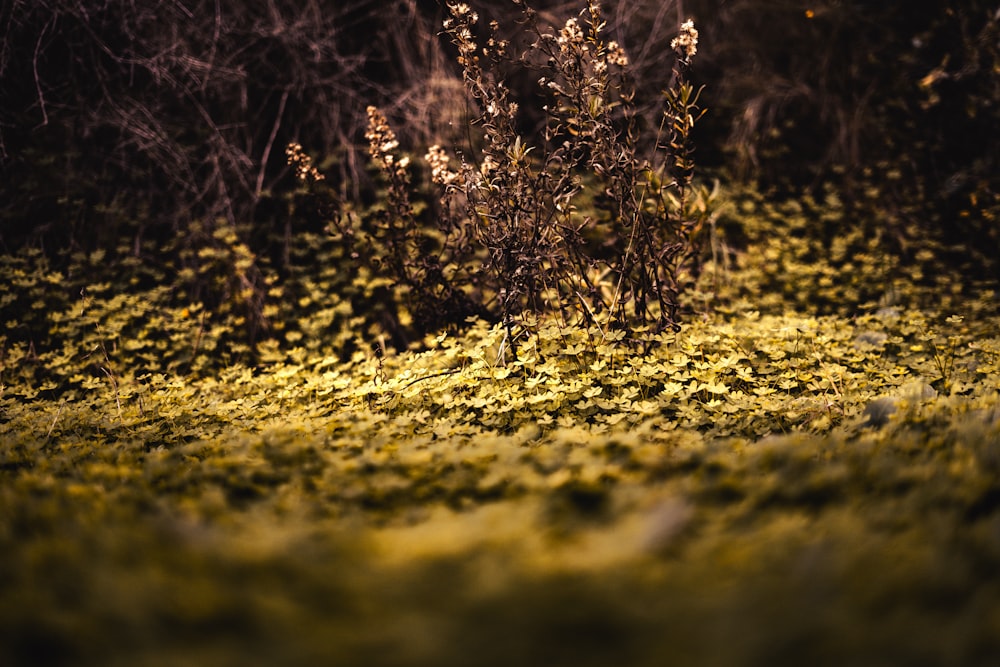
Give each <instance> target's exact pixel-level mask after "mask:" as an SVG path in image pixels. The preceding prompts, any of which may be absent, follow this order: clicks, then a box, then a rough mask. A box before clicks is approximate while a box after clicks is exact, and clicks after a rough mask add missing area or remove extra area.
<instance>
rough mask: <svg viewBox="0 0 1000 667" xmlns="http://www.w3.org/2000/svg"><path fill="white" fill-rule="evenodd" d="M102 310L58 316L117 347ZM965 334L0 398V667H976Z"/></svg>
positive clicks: (572, 344)
mask: <svg viewBox="0 0 1000 667" xmlns="http://www.w3.org/2000/svg"><path fill="white" fill-rule="evenodd" d="M50 282H51V281H50ZM38 289H41V288H38ZM103 299H107V300H108V302H109V303H111V302H113V301H114V297H113V296H107V295H105V294H103V293H100V292H98V291H96V290H95V292H94V296H93V297H92V301H91V302H90V303H89V304H88V306H87V309H86V310H84V309H82V307H81V313H80V315H79V317H81V318H83V319H84V321H85V322H86V323H87V324H88V325H92V324H94V325H96V321H97V320H100V321H102V322H105V323H106V324H105V326H106V327H108V329H109V330H110V329H111V328H112V327H114V326H120V327H121V331H125V330H128V329H129V327H130V326H133V327H134V325H129V324H128V322H122V321H120V320H117V319H115V318H114V317H113V316H112V313H113V312H119V309H117V308H110V307H109V306H108V305H107V304H101V303H100V302H101V301H102V300H103ZM120 305H130V304H128V303H123V304H120ZM966 312H967V313H968V314H967V316H966V317H965V318H961V317H958V316H954V317H947V318H944V317H942V316H939V315H937V314H934V313H931V312H919V311H898V312H895V313H893V312H883V313H882V314H879V315H871V316H866V317H862V318H858V319H856V320H854V321H851V322H848V321H847V320H844V319H839V318H811V317H803V316H791V315H789V316H783V317H778V316H768V315H760V316H758V315H755V314H752V313H745V314H742V315H740V316H738V317H722V316H720V317H718V318H716V319H709V320H706V321H704V322H698V323H692V324H691V325H690V326H688V327H685V329H684V330H683V331H681V332H679V333H672V332H664V333H661V334H659V336H660V337H661V338H662V339H663V340H662V341H661V345H659V346H656V347H653V348H651V349H650V351H649V352H648V353H646V354H641V353H636V352H635V351H634V349H633V348H632V347H631V346H630V345H629V344H628V341H627V340H626V339H625V338H623V337H622V335H621V334H620V332H619V333H614V334H612V335H609V336H607V337H602V336H601V335H600V332H599V331H597V330H596V329H593V330H590V331H586V330H577V329H573V330H569V331H567V330H565V329H563V328H562V327H561V326H560V325H559V324H558V323H557V322H553V321H539V322H535V323H533V327H534V333H535V335H534V336H532V337H531V338H530V339H524V341H523V342H522V344H521V353H520V354H519V356H518V357H517V359H516V360H515V359H514V358H513V357H512V356H511V355H510V354H509V349H507V351H506V352H505V345H506V343H505V341H506V336H505V333H504V331H503V329H502V328H500V327H491V326H489V325H487V324H485V323H482V322H476V323H473V324H472V325H471V327H470V330H469V332H468V333H467V334H465V335H462V336H461V337H456V336H454V335H447V334H441V335H438V336H436V337H434V338H431V339H428V340H427V341H426V345H427V349H426V350H425V351H423V352H406V353H401V354H388V355H387V356H384V357H382V358H376V357H374V356H370V355H366V354H364V353H363V352H361V351H358V352H356V353H355V354H354V356H353V358H352V359H350V360H348V361H346V362H345V361H341V360H340V359H339V358H337V357H333V356H325V357H324V356H318V355H312V354H309V355H307V358H305V359H303V361H301V362H292V363H282V364H276V365H272V366H270V367H268V368H266V369H261V370H258V371H254V370H252V369H249V368H246V367H240V366H233V367H231V368H229V369H228V370H224V371H221V372H219V373H218V374H217V375H216V376H215V377H203V378H201V379H194V378H192V377H190V376H189V377H182V376H179V375H177V374H175V373H171V372H164V371H163V370H151V371H149V372H146V373H139V372H138V371H137V370H136V369H128V368H125V367H122V366H116V367H115V369H114V372H115V377H116V378H117V381H116V382H112V381H111V380H110V379H109V378H108V377H107V375H104V376H103V377H101V376H98V375H96V374H95V377H94V379H93V381H86V382H81V383H80V385H79V386H78V387H77V388H76V389H74V390H72V391H67V392H63V393H61V394H59V393H58V392H56V393H52V392H51V391H49V393H42V394H37V395H31V394H30V391H31V385H30V381H28V380H22V379H21V377H20V376H13V377H12V376H10V375H8V372H9V371H10V370H11V367H10V366H5V368H4V375H3V382H4V387H3V392H2V393H0V415H2V417H0V517H2V518H0V554H2V555H0V581H2V583H3V586H2V587H0V661H2V662H3V663H4V664H9V665H13V666H18V665H22V664H24V665H27V664H37V661H38V660H39V656H40V655H44V656H47V658H46V659H47V660H48V661H49V662H71V663H73V664H82V665H90V664H94V665H97V664H143V663H149V662H151V661H156V660H163V659H169V660H170V661H172V662H186V663H194V664H205V663H207V662H211V663H212V664H250V665H258V664H259V665H264V664H275V663H281V664H290V665H306V664H316V663H317V662H336V663H344V664H358V663H363V664H373V665H381V664H404V665H411V664H412V665H418V664H428V663H433V664H438V665H460V664H466V663H467V660H468V655H469V651H475V652H476V653H477V654H479V655H481V656H482V657H481V658H479V659H478V660H479V661H480V662H482V663H483V664H486V665H506V664H514V663H521V664H526V663H530V662H531V661H532V660H533V658H534V657H535V656H537V655H539V654H540V653H549V652H551V653H553V654H555V653H557V652H558V653H559V654H560V655H565V654H569V655H570V656H571V657H572V659H573V662H574V663H575V664H581V665H591V664H593V665H597V664H607V663H608V662H610V661H612V660H613V659H616V658H620V657H621V655H622V654H623V652H624V653H626V654H628V655H629V656H630V660H631V662H633V663H634V664H655V663H656V662H657V661H658V660H660V659H661V658H662V656H663V655H664V651H667V650H669V651H671V652H672V653H671V654H673V655H685V656H688V657H690V658H691V659H692V660H693V661H695V662H697V663H698V664H706V665H716V664H717V665H734V664H735V665H743V664H746V665H751V664H760V663H761V662H762V661H763V660H765V659H766V660H767V661H768V663H769V664H779V665H782V664H801V662H800V661H801V660H802V658H803V656H806V658H807V659H809V660H810V661H811V662H814V663H816V664H825V663H824V662H823V661H824V660H832V661H834V662H836V663H838V664H845V663H853V664H857V663H861V662H864V661H865V659H867V658H869V657H871V656H873V655H878V656H883V657H885V659H886V661H887V662H890V663H897V662H900V661H907V660H908V658H910V657H912V656H918V655H926V654H927V653H928V652H931V653H933V652H934V651H936V650H939V649H940V647H941V646H943V645H947V646H948V647H949V651H951V652H953V653H952V654H953V655H958V656H959V657H958V658H956V660H957V661H958V662H959V663H961V664H976V663H979V662H982V661H983V660H986V659H987V658H989V657H992V656H995V655H997V654H998V651H1000V645H998V644H997V642H996V634H995V632H994V630H995V628H994V627H993V624H992V620H991V619H993V618H995V614H996V613H997V609H998V606H1000V602H998V601H1000V579H998V578H997V574H996V568H994V567H992V564H993V562H994V561H995V559H996V557H997V556H998V555H1000V541H998V539H997V535H998V533H997V531H996V526H997V501H996V492H995V488H996V483H997V476H998V475H1000V458H998V452H1000V449H998V447H1000V430H998V428H1000V419H998V415H1000V395H998V394H997V387H998V386H1000V385H998V378H1000V338H998V337H997V336H996V330H997V321H996V318H995V317H984V316H982V315H976V314H975V309H974V308H970V309H968V310H967V311H966ZM87 313H92V315H87ZM98 313H100V314H101V315H100V317H97V314H98ZM147 315H148V312H147ZM88 317H94V318H96V319H95V320H91V319H87V318H88ZM514 335H515V336H521V335H522V332H521V330H518V331H515V333H514ZM109 339H110V338H109ZM181 347H182V348H183V347H185V345H181ZM119 349H121V348H119ZM168 349H169V348H168ZM109 352H110V350H109ZM109 356H111V355H109ZM164 359H165V360H169V359H170V356H169V354H166V355H164ZM165 363H167V364H169V363H170V362H169V361H166V362H165ZM150 367H151V368H155V364H154V363H153V362H151V364H150ZM43 392H44V390H43ZM877 401H886V402H888V403H889V404H891V406H892V407H891V409H889V410H883V412H885V413H888V414H886V415H885V417H884V418H881V417H880V418H879V419H877V420H875V419H872V418H871V415H872V414H873V411H872V410H870V409H869V408H870V406H872V405H873V404H874V403H876V402H877ZM887 610H888V612H891V613H887ZM956 618H960V619H962V620H961V622H957V621H955V620H954V619H956ZM734 624H735V625H734ZM734 627H736V628H737V629H735V630H734V629H733V628H734ZM331 628H333V630H331ZM722 631H725V632H726V633H727V636H728V637H729V641H727V642H725V645H724V646H720V645H719V643H718V642H717V637H718V633H719V632H722ZM331 633H332V634H331ZM457 636H461V637H463V638H464V639H463V641H462V642H458V643H456V642H455V641H454V637H457ZM510 637H516V638H517V641H513V642H511V641H508V640H507V639H505V638H510ZM581 637H585V638H586V639H584V640H581ZM581 641H583V644H582V645H581V644H580V642H581ZM789 642H793V643H795V644H796V646H797V647H798V649H797V651H796V652H795V656H794V658H787V657H782V656H784V654H783V653H780V652H778V653H775V651H778V648H777V647H780V646H785V645H787V644H788V643H789Z"/></svg>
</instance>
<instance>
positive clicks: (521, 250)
mask: <svg viewBox="0 0 1000 667" xmlns="http://www.w3.org/2000/svg"><path fill="white" fill-rule="evenodd" d="M515 4H516V5H517V6H518V7H520V8H521V11H522V12H523V19H524V23H525V25H526V26H527V27H528V30H529V31H530V33H531V34H532V35H533V37H534V38H535V41H534V43H533V44H532V45H531V47H530V48H529V50H528V52H527V54H526V55H525V56H523V57H520V58H516V57H514V56H512V55H511V53H510V43H509V42H508V40H506V39H504V38H503V37H502V36H501V34H500V26H499V23H498V22H496V21H493V22H491V24H490V26H489V33H488V35H487V36H486V38H485V44H483V45H480V44H479V43H478V42H477V40H476V37H475V31H476V30H477V29H478V20H479V17H478V14H477V13H476V12H475V11H473V10H472V9H471V8H470V7H469V6H468V5H465V4H453V5H449V10H450V12H451V17H450V18H449V19H447V20H446V21H445V22H444V27H445V32H446V33H447V34H448V35H449V37H450V38H451V40H452V42H453V44H454V45H455V47H456V49H457V51H458V54H459V55H458V62H459V65H460V66H461V68H462V72H463V80H464V82H465V86H466V89H467V92H468V95H469V98H470V100H471V101H472V102H473V103H474V109H475V110H474V111H473V112H472V116H473V118H472V121H471V122H472V124H473V125H474V126H476V127H478V128H479V131H480V133H481V136H480V137H479V138H477V139H476V140H475V141H474V142H470V143H467V144H466V145H464V146H460V147H456V148H455V149H454V153H455V154H457V155H458V156H459V162H460V164H459V167H458V169H457V171H453V170H451V168H450V166H449V164H450V157H449V155H448V152H447V151H446V150H445V149H444V148H442V147H441V146H438V145H434V146H431V147H430V148H429V149H428V153H427V155H426V160H427V162H428V164H429V166H430V172H431V173H430V178H431V180H432V181H433V183H434V184H435V185H436V186H437V187H438V188H439V196H440V199H439V201H437V202H436V207H435V208H434V209H433V210H432V215H431V216H429V217H430V218H431V219H430V220H427V219H421V216H420V215H419V212H418V210H417V208H416V206H415V205H414V203H413V202H412V200H411V199H412V198H411V189H412V184H411V173H410V171H411V162H410V159H409V157H408V156H402V157H401V156H400V155H399V151H398V149H399V141H398V139H397V137H396V135H395V133H394V132H393V130H392V129H391V128H390V127H389V125H388V123H387V121H386V118H385V116H384V115H383V114H382V113H381V112H380V111H379V110H378V109H377V108H376V107H369V109H368V115H369V129H368V133H367V138H368V140H369V146H370V155H371V157H372V159H373V161H374V163H375V165H376V166H377V167H378V168H379V170H380V171H381V173H382V174H383V177H384V179H385V183H386V191H385V205H384V206H383V207H380V208H377V209H375V211H374V213H373V214H372V215H370V216H369V217H368V218H367V219H366V220H363V221H362V222H361V225H360V231H361V233H359V230H358V229H356V227H357V225H355V226H348V225H349V223H348V222H347V221H350V220H353V219H354V217H353V215H352V213H350V212H347V213H344V214H343V215H342V216H341V218H340V222H339V223H338V232H339V233H340V235H341V237H342V238H344V239H345V240H346V241H347V242H349V243H352V244H353V246H354V247H355V248H356V250H355V252H354V254H355V256H357V257H358V258H359V261H361V262H364V263H367V264H368V265H369V266H372V267H377V268H378V269H380V270H381V271H382V273H383V275H386V276H387V277H389V278H391V279H392V280H393V281H395V282H396V283H397V284H398V285H400V286H401V287H402V288H403V289H404V290H405V292H406V295H405V296H406V298H407V299H408V301H409V305H408V307H409V309H410V310H411V311H412V312H414V313H416V314H417V315H418V319H419V320H420V321H421V323H422V325H423V326H426V327H431V328H434V327H437V326H441V325H443V324H454V323H455V322H456V321H461V319H464V318H465V317H468V316H469V315H481V314H482V313H483V312H486V313H489V314H491V315H492V316H493V317H494V318H495V319H497V320H499V321H502V322H503V323H504V324H505V326H506V327H507V331H508V333H509V332H510V331H511V326H512V324H513V322H514V320H515V319H517V318H522V317H523V316H524V315H525V314H527V313H530V312H534V313H541V312H554V313H558V314H559V316H560V317H561V318H562V321H563V322H564V323H565V324H577V323H581V324H587V325H596V326H597V327H598V328H599V329H600V330H601V331H602V332H606V331H607V330H609V329H626V330H638V329H640V328H644V327H647V326H648V327H651V328H652V330H653V331H654V332H659V331H663V330H666V329H675V328H677V326H678V319H679V316H678V308H679V295H680V292H681V290H682V288H683V281H684V280H685V277H684V272H685V270H687V269H689V268H691V266H692V265H693V261H692V260H693V259H694V258H695V257H696V256H697V253H698V245H697V243H698V240H699V234H700V231H701V228H702V226H703V224H704V222H705V220H706V218H707V205H706V204H707V202H706V198H707V196H706V195H705V193H704V192H703V191H700V190H697V189H696V188H695V186H694V183H693V170H694V162H693V157H692V154H693V148H692V146H691V141H690V135H691V130H692V128H693V127H694V124H695V122H696V121H697V119H698V118H700V117H701V115H702V113H703V111H702V110H701V109H700V108H699V106H698V97H699V91H698V90H696V89H695V88H694V86H692V85H691V84H690V83H689V82H688V81H687V78H686V74H687V70H688V67H689V65H690V62H691V58H692V57H693V56H694V55H695V52H696V50H697V39H698V33H697V30H695V28H694V25H693V23H692V22H687V23H685V24H684V25H683V26H682V29H681V33H680V35H679V36H678V37H677V38H676V39H674V41H673V42H672V43H671V47H672V48H673V49H674V55H675V65H674V78H673V84H672V86H671V88H670V89H668V90H667V91H666V92H665V93H664V97H665V110H664V111H663V112H662V122H661V123H660V132H659V133H658V136H657V141H656V142H655V144H654V145H653V146H652V147H650V150H648V151H645V150H644V148H643V146H642V145H640V143H639V142H638V132H637V129H636V123H635V110H634V107H633V105H632V102H633V99H634V92H633V90H632V84H631V81H630V79H629V77H628V74H627V70H626V65H627V62H628V59H627V56H626V55H625V52H624V50H623V49H622V47H621V46H620V45H619V44H618V43H617V42H615V41H606V40H605V39H604V37H603V34H602V33H603V30H604V28H605V26H606V23H605V21H604V18H603V16H602V14H601V10H600V7H599V6H598V4H597V3H596V2H589V3H588V4H587V6H586V8H585V9H584V11H583V12H581V15H582V16H583V18H582V19H577V18H570V19H569V20H568V21H567V22H566V23H565V25H564V27H563V28H561V29H560V30H559V31H558V32H548V31H546V30H544V29H543V28H541V27H540V26H539V24H538V15H537V13H536V12H535V11H534V10H532V9H531V8H529V7H527V6H526V5H524V4H523V3H522V2H516V3H515ZM514 65H518V66H520V67H522V68H531V69H532V71H537V72H539V73H540V74H541V77H540V78H539V79H538V83H539V85H540V86H541V87H542V89H543V91H545V94H546V95H547V97H548V99H547V104H546V106H544V107H543V109H544V110H545V112H546V117H545V127H544V130H543V133H542V139H541V141H540V142H539V144H538V145H531V144H530V143H529V140H526V139H525V138H523V137H522V135H521V134H520V133H519V131H518V124H517V117H518V110H519V105H518V103H517V102H516V101H514V99H513V95H512V94H511V89H510V87H509V85H508V84H507V81H506V78H507V77H506V73H507V72H508V71H510V70H511V69H512V67H513V66H514ZM291 153H292V154H291V160H292V162H294V163H297V164H298V165H299V169H298V171H299V175H300V177H303V178H304V179H305V180H308V181H310V182H311V183H312V184H313V185H314V186H316V185H319V184H320V183H321V179H320V177H319V174H318V173H317V172H316V171H315V168H314V167H312V165H311V162H309V161H307V160H306V159H305V158H304V157H303V156H302V155H300V154H299V149H298V147H297V146H295V147H292V148H291ZM435 314H436V315H437V316H436V317H435ZM427 318H430V319H427ZM509 344H510V345H513V344H514V343H513V340H510V341H509Z"/></svg>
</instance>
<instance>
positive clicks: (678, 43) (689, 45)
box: [670, 19, 698, 61]
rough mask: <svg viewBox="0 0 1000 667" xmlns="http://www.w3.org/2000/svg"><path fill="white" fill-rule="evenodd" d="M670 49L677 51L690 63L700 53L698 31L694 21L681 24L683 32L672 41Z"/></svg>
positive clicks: (689, 20)
mask: <svg viewBox="0 0 1000 667" xmlns="http://www.w3.org/2000/svg"><path fill="white" fill-rule="evenodd" d="M670 48H672V49H673V50H674V51H677V53H679V54H680V55H681V57H682V58H684V60H686V61H689V60H691V59H692V58H694V56H695V54H696V53H698V29H697V28H695V27H694V21H692V20H691V19H688V20H687V21H684V23H681V31H680V34H678V35H677V37H674V38H673V39H672V40H671V41H670Z"/></svg>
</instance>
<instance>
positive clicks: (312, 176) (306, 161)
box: [285, 143, 325, 183]
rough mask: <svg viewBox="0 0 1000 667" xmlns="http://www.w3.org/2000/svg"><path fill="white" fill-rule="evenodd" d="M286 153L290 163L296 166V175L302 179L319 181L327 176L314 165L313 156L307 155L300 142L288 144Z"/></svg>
mask: <svg viewBox="0 0 1000 667" xmlns="http://www.w3.org/2000/svg"><path fill="white" fill-rule="evenodd" d="M285 155H286V156H287V157H288V164H290V165H292V166H293V167H295V177H296V178H297V179H299V180H300V181H303V182H312V183H318V182H319V181H322V180H323V179H324V178H325V177H324V176H323V174H321V173H319V170H318V169H316V167H314V166H313V163H312V158H311V157H309V156H308V155H306V152H305V151H304V150H303V149H302V146H301V145H300V144H297V143H290V144H288V146H287V147H286V148H285Z"/></svg>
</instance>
